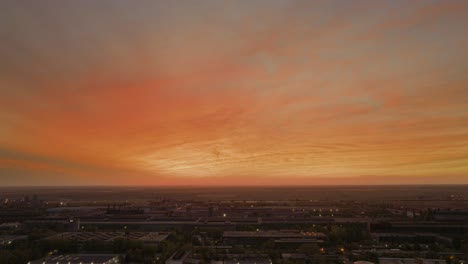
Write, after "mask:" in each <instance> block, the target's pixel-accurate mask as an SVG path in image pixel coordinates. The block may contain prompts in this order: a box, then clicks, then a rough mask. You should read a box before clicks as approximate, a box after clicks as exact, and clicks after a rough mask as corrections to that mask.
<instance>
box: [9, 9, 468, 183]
mask: <svg viewBox="0 0 468 264" xmlns="http://www.w3.org/2000/svg"><path fill="white" fill-rule="evenodd" d="M419 183H448V184H454V183H468V1H456V0H447V1H429V0H427V1H408V0H404V1H374V0H369V1H348V0H343V1H286V0H281V1H276V0H261V1H253V0H246V1H243V0H240V1H239V0H232V1H230V0H226V1H224V0H223V1H219V0H212V1H208V0H200V1H195V0H193V1H192V0H187V1H165V0H164V1H61V0H57V1H33V0H31V1H22V0H19V1H16V0H11V1H9V0H6V1H1V2H0V186H9V185H309V184H310V185H316V184H419Z"/></svg>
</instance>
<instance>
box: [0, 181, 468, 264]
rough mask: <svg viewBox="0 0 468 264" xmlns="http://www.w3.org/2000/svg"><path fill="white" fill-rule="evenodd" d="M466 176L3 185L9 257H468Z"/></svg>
mask: <svg viewBox="0 0 468 264" xmlns="http://www.w3.org/2000/svg"><path fill="white" fill-rule="evenodd" d="M467 254H468V186H462V185H442V186H333V187H326V186H320V187H242V188H241V187H209V188H184V187H177V188H175V187H174V188H162V187H103V186H96V187H18V188H13V187H8V188H0V263H31V264H33V263H54V264H56V263H81V264H84V263H168V264H170V263H239V264H240V263H252V264H255V263H257V264H259V263H266V264H269V263H351V262H356V261H369V262H373V263H383V264H394V263H395V264H406V263H408V264H409V263H411V264H413V263H428V264H447V263H448V264H451V263H466V260H467Z"/></svg>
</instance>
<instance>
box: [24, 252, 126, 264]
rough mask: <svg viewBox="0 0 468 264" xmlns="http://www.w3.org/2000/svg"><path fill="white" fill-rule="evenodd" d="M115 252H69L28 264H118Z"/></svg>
mask: <svg viewBox="0 0 468 264" xmlns="http://www.w3.org/2000/svg"><path fill="white" fill-rule="evenodd" d="M118 263H121V262H120V258H119V255H116V254H70V255H55V256H48V257H45V258H43V259H39V260H34V261H30V262H28V264H118Z"/></svg>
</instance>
